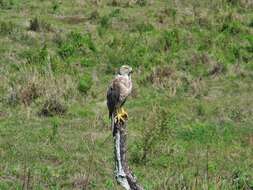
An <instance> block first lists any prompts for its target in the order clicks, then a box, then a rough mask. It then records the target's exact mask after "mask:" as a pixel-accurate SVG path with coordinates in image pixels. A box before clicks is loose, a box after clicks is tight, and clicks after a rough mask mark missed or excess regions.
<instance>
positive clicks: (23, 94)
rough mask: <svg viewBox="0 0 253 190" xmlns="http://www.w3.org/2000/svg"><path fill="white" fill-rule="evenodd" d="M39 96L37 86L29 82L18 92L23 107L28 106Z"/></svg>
mask: <svg viewBox="0 0 253 190" xmlns="http://www.w3.org/2000/svg"><path fill="white" fill-rule="evenodd" d="M40 95H41V93H40V90H39V89H38V87H37V85H36V84H35V83H33V82H31V83H30V82H29V83H28V84H27V85H26V86H23V87H22V88H21V90H20V100H21V102H22V103H23V104H25V105H30V104H31V103H32V102H33V101H34V100H35V99H36V98H38V97H39V96H40Z"/></svg>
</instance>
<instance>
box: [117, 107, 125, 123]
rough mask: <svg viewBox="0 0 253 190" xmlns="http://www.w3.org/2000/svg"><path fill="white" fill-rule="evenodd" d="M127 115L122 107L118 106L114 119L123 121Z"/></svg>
mask: <svg viewBox="0 0 253 190" xmlns="http://www.w3.org/2000/svg"><path fill="white" fill-rule="evenodd" d="M127 117H128V115H127V113H126V112H125V111H124V110H123V109H122V108H120V109H119V110H117V113H116V116H115V117H114V121H115V122H123V123H124V122H125V121H126V119H127Z"/></svg>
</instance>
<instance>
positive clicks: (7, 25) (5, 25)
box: [0, 21, 18, 35]
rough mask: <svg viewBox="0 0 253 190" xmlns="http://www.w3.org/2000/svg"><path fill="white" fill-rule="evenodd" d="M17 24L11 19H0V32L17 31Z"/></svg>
mask: <svg viewBox="0 0 253 190" xmlns="http://www.w3.org/2000/svg"><path fill="white" fill-rule="evenodd" d="M17 28H18V27H17V25H15V24H14V23H13V22H11V21H1V22H0V34H1V35H11V34H13V33H15V32H16V31H17Z"/></svg>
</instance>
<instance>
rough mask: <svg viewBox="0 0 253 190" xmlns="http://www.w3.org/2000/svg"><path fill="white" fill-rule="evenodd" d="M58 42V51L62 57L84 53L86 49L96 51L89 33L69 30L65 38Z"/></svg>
mask: <svg viewBox="0 0 253 190" xmlns="http://www.w3.org/2000/svg"><path fill="white" fill-rule="evenodd" d="M58 43H59V49H58V53H59V55H60V56H61V57H62V58H64V59H66V58H68V57H71V56H80V55H84V54H85V53H86V52H87V51H88V50H91V51H93V52H95V51H96V47H95V45H94V43H93V41H92V39H91V35H90V34H81V33H79V32H71V33H70V34H68V35H67V38H66V40H63V41H59V42H58Z"/></svg>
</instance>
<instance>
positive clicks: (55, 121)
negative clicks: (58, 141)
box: [50, 117, 60, 142]
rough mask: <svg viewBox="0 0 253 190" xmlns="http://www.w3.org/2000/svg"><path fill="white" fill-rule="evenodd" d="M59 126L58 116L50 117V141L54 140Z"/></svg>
mask: <svg viewBox="0 0 253 190" xmlns="http://www.w3.org/2000/svg"><path fill="white" fill-rule="evenodd" d="M59 126H60V121H59V119H58V118H56V117H54V118H53V119H52V133H51V135H50V141H52V142H53V141H55V138H56V136H57V134H58V130H59Z"/></svg>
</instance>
